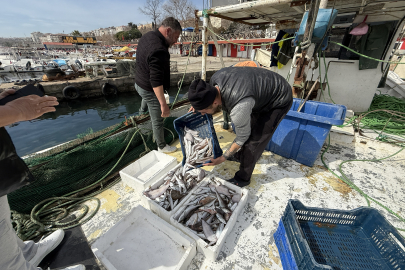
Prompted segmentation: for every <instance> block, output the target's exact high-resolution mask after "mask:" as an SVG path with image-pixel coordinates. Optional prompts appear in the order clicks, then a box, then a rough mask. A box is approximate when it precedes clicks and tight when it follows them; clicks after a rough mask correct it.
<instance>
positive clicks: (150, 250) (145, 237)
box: [91, 205, 196, 270]
mask: <svg viewBox="0 0 405 270" xmlns="http://www.w3.org/2000/svg"><path fill="white" fill-rule="evenodd" d="M91 249H92V251H93V253H94V254H95V255H96V257H97V258H98V259H99V260H100V261H101V262H102V263H103V265H104V266H105V268H107V269H108V270H126V269H128V270H133V269H137V270H147V269H155V270H169V269H170V270H185V269H187V267H188V265H189V264H190V262H191V260H192V259H193V258H194V256H195V255H196V245H195V241H194V240H193V239H191V238H190V237H188V236H187V235H185V234H184V233H182V232H181V231H179V230H178V229H176V228H174V227H173V226H172V225H170V224H169V223H167V222H165V221H163V220H162V219H160V218H159V217H157V216H155V215H154V214H152V212H150V211H148V210H146V209H145V208H143V207H142V206H140V205H139V206H137V207H135V208H133V209H132V210H131V212H130V213H129V214H128V215H127V216H125V217H124V218H122V219H121V220H120V221H119V222H118V223H117V224H115V225H114V226H113V227H112V228H111V229H109V230H108V231H107V232H106V233H105V234H104V235H102V236H100V238H98V239H97V240H96V241H95V242H94V243H93V245H92V246H91Z"/></svg>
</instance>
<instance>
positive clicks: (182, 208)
mask: <svg viewBox="0 0 405 270" xmlns="http://www.w3.org/2000/svg"><path fill="white" fill-rule="evenodd" d="M186 207H187V205H182V206H181V207H180V209H179V210H178V211H177V212H176V214H174V216H173V218H174V219H175V220H177V219H178V218H179V217H180V215H181V214H183V212H184V210H185V209H186Z"/></svg>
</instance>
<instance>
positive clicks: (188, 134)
mask: <svg viewBox="0 0 405 270" xmlns="http://www.w3.org/2000/svg"><path fill="white" fill-rule="evenodd" d="M184 139H186V140H188V141H189V142H191V143H194V136H193V135H191V133H190V132H187V133H186V135H184Z"/></svg>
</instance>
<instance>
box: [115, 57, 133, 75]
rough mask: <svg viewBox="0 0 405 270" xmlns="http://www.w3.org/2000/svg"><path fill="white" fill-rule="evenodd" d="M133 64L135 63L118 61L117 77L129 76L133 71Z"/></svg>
mask: <svg viewBox="0 0 405 270" xmlns="http://www.w3.org/2000/svg"><path fill="white" fill-rule="evenodd" d="M131 62H135V61H122V60H118V61H117V75H118V76H129V74H130V71H131Z"/></svg>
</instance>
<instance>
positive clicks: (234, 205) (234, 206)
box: [230, 203, 238, 212]
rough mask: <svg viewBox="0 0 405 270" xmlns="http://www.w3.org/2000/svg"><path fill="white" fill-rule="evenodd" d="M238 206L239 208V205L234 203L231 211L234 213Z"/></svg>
mask: <svg viewBox="0 0 405 270" xmlns="http://www.w3.org/2000/svg"><path fill="white" fill-rule="evenodd" d="M236 206H238V203H234V204H233V205H232V206H231V209H230V210H231V211H232V212H233V211H235V209H236Z"/></svg>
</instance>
